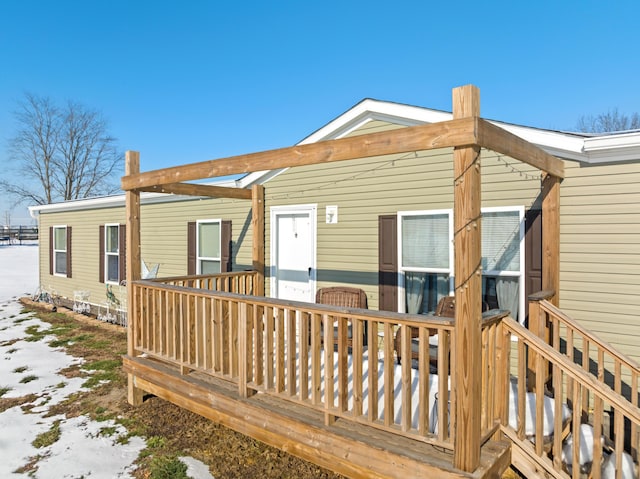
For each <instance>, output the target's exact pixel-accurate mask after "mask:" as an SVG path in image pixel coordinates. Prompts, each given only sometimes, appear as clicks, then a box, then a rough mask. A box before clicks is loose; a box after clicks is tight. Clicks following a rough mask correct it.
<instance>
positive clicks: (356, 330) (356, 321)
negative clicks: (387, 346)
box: [347, 317, 364, 417]
mask: <svg viewBox="0 0 640 479" xmlns="http://www.w3.org/2000/svg"><path fill="white" fill-rule="evenodd" d="M351 327H352V331H351V343H352V348H351V358H352V362H351V364H352V370H353V375H352V377H353V415H354V416H355V417H359V416H362V367H363V362H364V359H363V352H364V351H363V344H362V338H363V326H362V320H361V319H360V318H357V317H356V318H353V319H352V320H351ZM347 381H348V378H347ZM348 388H349V385H348V383H347V389H348Z"/></svg>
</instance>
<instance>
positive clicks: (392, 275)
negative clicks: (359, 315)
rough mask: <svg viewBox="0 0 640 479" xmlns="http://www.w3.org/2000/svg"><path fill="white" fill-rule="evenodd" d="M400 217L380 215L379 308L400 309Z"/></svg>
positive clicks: (383, 309) (384, 309)
mask: <svg viewBox="0 0 640 479" xmlns="http://www.w3.org/2000/svg"><path fill="white" fill-rule="evenodd" d="M397 225H398V219H397V216H396V215H381V216H379V217H378V309H379V310H380V311H398V236H397V227H398V226H397Z"/></svg>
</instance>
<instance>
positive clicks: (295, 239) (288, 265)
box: [271, 205, 316, 303]
mask: <svg viewBox="0 0 640 479" xmlns="http://www.w3.org/2000/svg"><path fill="white" fill-rule="evenodd" d="M271 238H272V242H271V264H272V273H271V296H272V297H274V298H280V299H289V300H292V301H306V302H311V303H312V302H314V300H315V295H314V290H315V279H316V206H315V205H300V206H282V207H280V206H278V207H275V206H274V207H272V208H271Z"/></svg>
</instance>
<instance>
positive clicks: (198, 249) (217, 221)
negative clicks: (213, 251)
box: [196, 218, 222, 274]
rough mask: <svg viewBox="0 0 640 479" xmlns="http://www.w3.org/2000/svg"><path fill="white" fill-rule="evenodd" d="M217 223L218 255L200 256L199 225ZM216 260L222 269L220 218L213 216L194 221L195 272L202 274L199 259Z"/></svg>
mask: <svg viewBox="0 0 640 479" xmlns="http://www.w3.org/2000/svg"><path fill="white" fill-rule="evenodd" d="M211 223H218V225H219V228H218V246H219V250H220V256H218V257H217V258H215V257H213V256H200V254H199V253H200V225H201V224H211ZM202 260H204V261H217V262H219V263H220V271H222V218H214V219H208V220H197V221H196V274H202V272H201V266H200V261H202Z"/></svg>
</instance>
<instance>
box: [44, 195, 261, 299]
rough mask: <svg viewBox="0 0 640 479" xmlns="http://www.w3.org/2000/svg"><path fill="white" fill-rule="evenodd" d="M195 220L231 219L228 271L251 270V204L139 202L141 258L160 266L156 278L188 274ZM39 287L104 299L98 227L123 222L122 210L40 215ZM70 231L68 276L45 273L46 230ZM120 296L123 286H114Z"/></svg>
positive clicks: (195, 201) (46, 263)
mask: <svg viewBox="0 0 640 479" xmlns="http://www.w3.org/2000/svg"><path fill="white" fill-rule="evenodd" d="M200 219H222V220H231V221H232V241H233V248H232V267H233V269H234V270H244V269H248V268H251V265H252V260H251V229H250V223H251V202H250V201H247V200H229V199H203V200H189V201H176V202H170V203H157V204H143V205H142V208H141V228H140V229H141V257H142V260H143V261H145V262H147V263H148V264H155V263H158V264H160V270H159V275H160V276H165V277H166V276H176V275H184V274H186V273H187V223H188V222H189V221H196V220H200ZM39 223H40V228H41V231H42V235H41V240H40V284H41V285H42V286H43V287H45V288H48V289H53V290H55V291H56V292H57V293H58V294H60V295H61V296H63V297H66V298H73V291H74V290H86V291H89V292H90V301H91V302H92V303H94V304H100V303H103V302H104V301H105V300H106V292H105V285H104V284H102V283H100V282H99V278H98V275H99V232H98V231H99V226H100V225H104V224H105V223H118V224H124V223H125V210H124V206H122V207H112V208H97V209H93V210H82V211H68V212H60V213H46V214H41V215H40V218H39ZM53 225H68V226H71V227H72V268H73V275H72V278H63V277H59V276H51V275H49V227H50V226H53ZM113 290H114V293H115V294H116V295H117V296H121V295H122V294H123V293H124V288H118V287H117V286H114V287H113Z"/></svg>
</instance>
